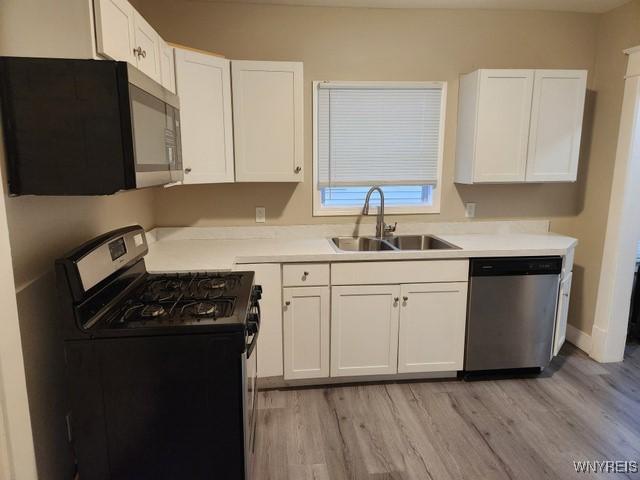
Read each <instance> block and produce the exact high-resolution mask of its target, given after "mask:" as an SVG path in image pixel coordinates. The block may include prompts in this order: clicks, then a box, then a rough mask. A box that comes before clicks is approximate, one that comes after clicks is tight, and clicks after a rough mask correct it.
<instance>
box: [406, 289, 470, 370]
mask: <svg viewBox="0 0 640 480" xmlns="http://www.w3.org/2000/svg"><path fill="white" fill-rule="evenodd" d="M400 294H401V296H402V298H401V308H400V329H399V340H398V373H417V372H444V371H457V370H462V364H463V361H464V339H465V336H464V335H465V323H466V316H467V315H466V314H467V283H466V282H456V283H422V284H408V285H402V287H401V292H400Z"/></svg>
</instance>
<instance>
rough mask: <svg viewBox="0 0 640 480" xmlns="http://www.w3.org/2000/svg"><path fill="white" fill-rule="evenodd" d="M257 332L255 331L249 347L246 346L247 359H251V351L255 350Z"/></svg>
mask: <svg viewBox="0 0 640 480" xmlns="http://www.w3.org/2000/svg"><path fill="white" fill-rule="evenodd" d="M258 333H259V332H258V331H256V333H254V334H253V338H252V339H251V343H250V344H249V345H247V358H250V357H251V354H252V353H253V350H254V349H255V348H256V343H257V341H258Z"/></svg>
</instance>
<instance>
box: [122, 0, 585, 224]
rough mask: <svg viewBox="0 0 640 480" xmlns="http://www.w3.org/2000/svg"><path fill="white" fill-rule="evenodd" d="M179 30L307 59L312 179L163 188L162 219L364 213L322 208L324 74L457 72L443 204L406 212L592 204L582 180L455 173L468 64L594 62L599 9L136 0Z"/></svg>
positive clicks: (233, 53) (566, 211)
mask: <svg viewBox="0 0 640 480" xmlns="http://www.w3.org/2000/svg"><path fill="white" fill-rule="evenodd" d="M134 4H135V5H136V7H138V8H139V9H140V10H141V12H142V13H143V15H144V16H145V17H146V18H147V19H148V20H149V21H150V23H151V24H152V25H154V26H155V27H156V28H157V29H158V30H159V32H160V33H161V35H162V36H163V37H165V38H166V39H167V40H169V41H175V42H178V43H183V44H187V45H190V46H193V47H198V48H203V49H208V50H213V51H217V52H221V53H223V54H225V55H226V56H227V57H229V58H236V59H257V60H301V61H303V62H304V81H305V116H304V121H305V181H304V183H301V184H297V185H296V184H229V185H205V186H189V187H180V188H174V189H168V190H158V191H157V192H156V201H157V203H156V215H157V217H156V221H157V223H158V224H159V225H232V224H236V225H237V224H251V223H253V221H254V218H255V207H256V206H265V207H266V209H267V221H268V223H271V224H307V223H318V222H320V223H326V222H334V223H335V222H352V221H353V220H354V217H333V218H327V217H322V218H314V217H312V214H311V210H312V206H311V201H312V200H311V198H312V197H311V193H312V181H311V171H312V168H311V161H312V160H311V157H312V155H311V151H312V148H311V147H312V145H311V82H312V81H313V80H447V81H448V82H449V96H448V102H447V121H446V135H445V164H444V178H443V185H442V188H443V192H442V193H443V195H442V213H441V214H440V215H428V216H426V215H422V216H419V215H415V216H399V217H398V218H395V219H394V220H398V221H399V222H407V221H418V220H419V221H425V220H426V221H429V220H432V221H442V220H464V211H463V201H476V202H477V203H478V209H477V214H478V216H479V217H481V218H507V217H508V218H514V217H517V218H520V217H528V218H531V217H539V218H556V217H570V216H575V215H576V214H577V213H578V211H579V210H580V208H581V205H582V199H581V197H580V193H581V189H580V186H579V185H567V184H565V185H519V186H456V185H454V184H453V173H454V154H455V135H456V109H457V93H458V90H457V89H458V82H457V79H458V75H459V74H460V73H463V72H469V71H472V70H474V69H476V68H479V67H487V68H494V67H495V68H498V67H508V68H511V67H513V68H533V67H541V68H586V69H589V70H590V71H592V69H593V63H594V54H595V40H596V29H597V23H598V16H597V15H589V14H571V13H545V12H503V11H486V10H485V11H479V10H478V11H474V10H405V9H386V10H382V9H348V8H314V7H285V6H260V5H237V4H224V3H221V4H216V3H209V2H190V1H181V0H136V1H134Z"/></svg>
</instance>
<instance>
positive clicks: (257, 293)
mask: <svg viewBox="0 0 640 480" xmlns="http://www.w3.org/2000/svg"><path fill="white" fill-rule="evenodd" d="M252 296H253V298H254V299H255V300H260V299H261V298H262V285H256V286H255V287H253V292H252Z"/></svg>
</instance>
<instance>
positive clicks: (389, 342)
mask: <svg viewBox="0 0 640 480" xmlns="http://www.w3.org/2000/svg"><path fill="white" fill-rule="evenodd" d="M399 296H400V286H399V285H366V286H360V285H359V286H345V287H332V289H331V376H332V377H344V376H358V375H379V374H385V373H386V374H390V373H396V372H397V371H398V315H399V309H400V302H399Z"/></svg>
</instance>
